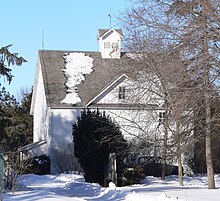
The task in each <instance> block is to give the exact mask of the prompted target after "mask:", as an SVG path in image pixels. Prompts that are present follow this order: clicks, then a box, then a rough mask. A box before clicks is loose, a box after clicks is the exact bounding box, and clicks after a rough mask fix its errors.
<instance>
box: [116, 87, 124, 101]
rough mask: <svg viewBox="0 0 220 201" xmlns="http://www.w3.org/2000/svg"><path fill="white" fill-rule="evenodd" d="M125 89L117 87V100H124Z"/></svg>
mask: <svg viewBox="0 0 220 201" xmlns="http://www.w3.org/2000/svg"><path fill="white" fill-rule="evenodd" d="M125 90H126V89H125V87H119V93H118V98H119V99H125Z"/></svg>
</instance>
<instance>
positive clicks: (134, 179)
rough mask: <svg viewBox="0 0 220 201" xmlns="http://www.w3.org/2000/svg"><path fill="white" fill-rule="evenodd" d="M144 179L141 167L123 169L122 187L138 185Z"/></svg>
mask: <svg viewBox="0 0 220 201" xmlns="http://www.w3.org/2000/svg"><path fill="white" fill-rule="evenodd" d="M144 178H145V175H144V171H143V168H142V167H134V168H125V169H124V170H123V177H122V185H123V186H127V185H132V184H140V183H141V180H142V179H144Z"/></svg>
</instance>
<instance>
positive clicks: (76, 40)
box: [0, 0, 128, 96]
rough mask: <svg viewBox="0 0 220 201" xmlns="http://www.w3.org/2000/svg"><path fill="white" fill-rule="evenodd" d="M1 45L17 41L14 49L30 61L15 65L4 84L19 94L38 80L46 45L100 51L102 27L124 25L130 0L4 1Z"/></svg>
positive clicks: (47, 46) (54, 48) (59, 48)
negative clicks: (122, 16)
mask: <svg viewBox="0 0 220 201" xmlns="http://www.w3.org/2000/svg"><path fill="white" fill-rule="evenodd" d="M0 5H1V32H0V47H2V46H6V45H8V44H13V46H12V47H11V48H10V51H11V52H17V53H19V55H20V56H23V57H24V58H25V59H26V60H28V62H27V63H25V64H24V65H22V66H21V67H17V66H12V69H13V70H12V73H13V75H14V76H15V77H14V79H13V80H12V83H11V84H10V85H7V83H6V82H5V81H4V79H3V78H2V77H1V80H0V82H1V84H2V85H3V86H6V89H7V90H8V91H9V92H10V93H11V94H13V95H15V96H17V94H19V92H20V90H21V89H23V88H31V86H32V85H33V82H34V72H35V65H36V61H37V53H38V50H39V49H42V30H43V33H44V34H43V35H44V49H52V50H88V51H97V50H98V43H97V40H96V35H97V30H98V29H99V28H109V27H110V20H109V17H108V14H109V13H110V10H111V15H112V27H113V28H120V26H119V24H118V23H119V22H118V21H117V17H118V16H119V13H120V12H121V11H123V10H124V9H125V8H126V7H127V6H128V1H127V0H10V1H1V3H0Z"/></svg>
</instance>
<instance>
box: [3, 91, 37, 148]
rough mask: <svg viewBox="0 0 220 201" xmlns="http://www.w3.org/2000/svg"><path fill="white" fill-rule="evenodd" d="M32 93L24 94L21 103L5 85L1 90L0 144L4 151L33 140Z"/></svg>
mask: <svg viewBox="0 0 220 201" xmlns="http://www.w3.org/2000/svg"><path fill="white" fill-rule="evenodd" d="M30 99H31V93H29V94H26V95H24V97H23V99H22V101H21V104H19V103H18V102H17V101H16V99H15V97H14V96H13V95H10V93H9V92H6V90H5V88H4V87H3V88H2V90H1V91H0V132H1V135H0V146H1V147H2V149H3V150H4V151H9V150H10V151H16V150H17V148H19V147H21V146H23V145H25V144H28V143H30V142H31V141H32V125H33V121H32V117H31V116H30V114H29V111H30Z"/></svg>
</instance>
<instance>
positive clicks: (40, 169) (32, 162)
mask: <svg viewBox="0 0 220 201" xmlns="http://www.w3.org/2000/svg"><path fill="white" fill-rule="evenodd" d="M25 163H26V164H27V169H26V171H25V173H26V174H29V173H32V174H38V175H44V174H50V159H49V157H48V156H46V155H41V156H36V157H34V158H31V159H28V160H27V161H26V162H25Z"/></svg>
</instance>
